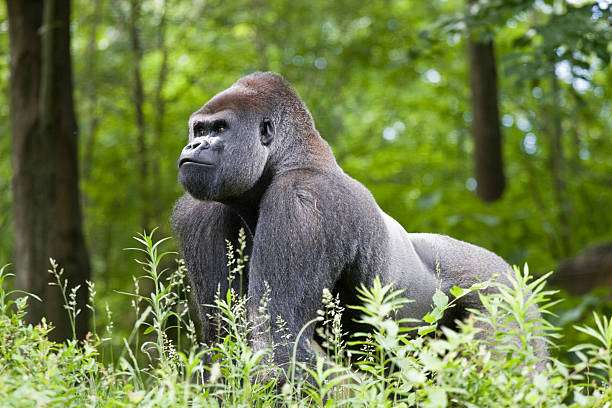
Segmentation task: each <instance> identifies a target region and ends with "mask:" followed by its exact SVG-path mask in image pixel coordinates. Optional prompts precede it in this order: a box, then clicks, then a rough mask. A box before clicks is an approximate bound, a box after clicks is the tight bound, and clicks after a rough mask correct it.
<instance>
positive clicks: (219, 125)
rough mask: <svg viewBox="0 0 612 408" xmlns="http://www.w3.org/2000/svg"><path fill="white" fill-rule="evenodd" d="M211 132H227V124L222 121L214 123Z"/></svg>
mask: <svg viewBox="0 0 612 408" xmlns="http://www.w3.org/2000/svg"><path fill="white" fill-rule="evenodd" d="M213 130H214V131H215V132H217V133H222V132H225V131H226V130H227V122H225V121H224V120H220V121H217V122H215V124H214V125H213Z"/></svg>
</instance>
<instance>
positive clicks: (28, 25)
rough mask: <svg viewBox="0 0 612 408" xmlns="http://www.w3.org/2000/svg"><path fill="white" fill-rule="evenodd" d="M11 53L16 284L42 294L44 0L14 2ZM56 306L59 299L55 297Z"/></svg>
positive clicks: (46, 180) (46, 185)
mask: <svg viewBox="0 0 612 408" xmlns="http://www.w3.org/2000/svg"><path fill="white" fill-rule="evenodd" d="M7 10H8V22H9V39H10V49H11V78H10V104H11V128H12V129H11V134H12V165H13V180H12V185H13V211H14V223H15V224H14V227H15V274H16V286H17V287H18V288H19V289H21V290H25V291H27V292H30V293H32V294H35V295H38V296H41V297H42V296H44V293H45V291H46V289H47V282H48V279H47V276H48V274H47V268H48V266H49V251H48V248H47V244H48V240H47V233H48V231H49V224H50V218H51V212H50V209H49V201H50V194H51V189H50V187H51V166H50V162H49V160H48V156H49V147H50V140H49V138H47V137H46V136H45V135H43V134H42V133H41V132H40V129H39V128H40V113H39V105H40V67H41V60H42V50H41V41H40V34H39V31H40V29H41V26H42V15H43V2H42V0H38V1H37V0H8V1H7ZM50 303H51V304H52V305H55V304H56V303H57V297H56V298H55V299H50ZM48 307H49V305H45V304H42V303H41V302H37V301H34V300H32V301H31V302H30V307H29V309H28V314H27V315H26V318H27V320H28V321H29V322H32V323H37V322H38V321H40V319H41V318H42V317H43V315H44V311H45V310H46V309H48Z"/></svg>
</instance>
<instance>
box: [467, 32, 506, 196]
mask: <svg viewBox="0 0 612 408" xmlns="http://www.w3.org/2000/svg"><path fill="white" fill-rule="evenodd" d="M468 49H469V60H470V82H471V89H472V132H473V134H474V160H475V164H476V181H477V183H478V184H477V187H476V193H477V194H478V196H479V197H480V198H481V199H482V200H484V201H487V202H491V201H495V200H497V199H499V198H500V197H501V196H502V194H503V192H504V189H505V187H506V178H505V176H504V164H503V154H502V134H501V129H500V125H499V107H498V94H497V70H496V64H495V49H494V44H493V40H491V39H487V40H484V39H475V38H473V37H471V38H470V39H469V40H468Z"/></svg>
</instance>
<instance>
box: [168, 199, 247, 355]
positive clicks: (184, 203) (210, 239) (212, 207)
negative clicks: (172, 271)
mask: <svg viewBox="0 0 612 408" xmlns="http://www.w3.org/2000/svg"><path fill="white" fill-rule="evenodd" d="M172 225H173V229H174V231H175V232H176V234H177V235H178V238H179V243H180V247H181V252H182V255H183V257H184V258H185V262H186V264H187V269H188V270H189V280H190V281H191V287H192V289H193V292H194V295H195V299H194V300H195V302H196V303H197V305H198V314H199V316H200V320H201V323H202V337H203V338H202V340H203V341H204V342H205V343H210V342H212V341H213V340H214V339H215V330H214V329H215V328H214V327H213V326H212V324H211V322H210V321H209V320H208V319H206V318H205V317H206V314H207V312H211V310H207V308H206V306H204V305H212V304H214V299H215V294H216V293H217V289H219V290H220V293H221V295H224V294H225V293H226V292H227V289H228V280H227V277H228V271H227V265H226V264H227V258H226V243H225V240H226V239H229V240H231V241H232V242H233V243H234V245H236V241H237V238H238V231H239V230H240V228H241V227H242V226H243V224H242V221H241V219H240V218H239V217H238V215H236V214H235V213H234V212H233V211H232V210H231V209H230V208H229V207H228V206H226V205H224V204H221V203H218V202H213V201H200V200H196V199H194V198H193V197H191V196H190V195H189V194H184V195H183V196H182V197H181V198H180V199H179V200H178V202H177V203H176V205H175V207H174V211H173V213H172ZM238 285H239V282H236V283H235V286H236V287H237V286H238Z"/></svg>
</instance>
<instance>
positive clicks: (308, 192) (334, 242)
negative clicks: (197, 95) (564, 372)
mask: <svg viewBox="0 0 612 408" xmlns="http://www.w3.org/2000/svg"><path fill="white" fill-rule="evenodd" d="M215 123H216V125H215ZM179 163H180V171H179V173H180V175H179V180H180V181H181V183H182V184H183V186H184V188H185V190H186V191H187V193H185V194H184V195H183V196H182V197H181V198H180V199H179V201H178V202H177V204H176V207H175V210H174V214H173V226H174V229H175V232H176V234H177V235H178V237H179V240H180V243H181V249H182V252H183V256H184V257H185V261H186V263H187V268H188V270H189V277H190V279H191V282H192V286H193V290H194V292H195V296H196V300H197V303H198V305H200V316H201V317H202V320H203V333H202V334H203V338H204V340H205V341H207V342H210V341H212V340H214V336H215V332H214V330H213V328H212V325H211V324H209V323H208V322H207V321H206V317H205V316H206V313H207V312H208V311H207V310H205V309H204V306H202V305H210V304H212V303H213V301H214V295H215V292H216V291H217V287H218V286H220V288H221V293H224V292H225V291H226V290H227V285H228V283H227V274H228V271H227V267H226V254H225V239H230V240H232V241H234V242H235V241H236V239H237V234H238V231H239V230H240V228H245V229H246V230H247V232H248V251H249V253H250V254H251V259H250V263H249V268H248V273H247V276H246V282H243V284H244V286H245V287H246V288H247V295H248V296H249V298H250V302H251V303H250V306H249V318H251V319H255V318H256V317H257V305H258V304H259V301H260V299H261V297H262V295H263V294H264V292H265V290H266V285H267V286H269V290H270V292H269V297H270V299H269V304H268V308H269V313H270V315H271V316H273V317H275V316H282V318H283V319H284V320H285V321H286V322H287V325H288V329H289V331H290V333H292V334H293V338H295V335H296V334H297V333H298V332H299V331H300V329H301V328H302V327H303V326H304V324H305V323H306V322H308V321H309V320H311V319H313V318H314V317H315V316H316V310H317V309H318V308H320V304H321V294H322V291H323V289H324V288H329V289H331V290H332V291H335V292H336V293H339V294H340V297H341V300H342V302H343V303H344V304H345V305H346V304H355V303H357V299H356V297H355V287H357V286H358V285H360V284H361V283H364V284H366V285H368V284H370V283H371V282H372V280H373V278H374V277H375V276H376V275H379V276H380V277H381V279H382V281H383V283H393V284H395V285H396V287H398V288H402V289H405V295H406V296H407V297H409V298H411V299H413V300H415V302H414V303H411V304H409V305H408V307H407V308H406V310H405V311H403V314H404V316H405V317H414V318H420V317H422V316H423V315H424V314H425V313H426V312H427V311H429V310H431V304H432V295H433V294H434V291H435V290H436V288H442V290H444V291H446V292H448V290H449V289H450V288H451V287H452V286H453V285H459V286H462V287H467V286H470V285H471V284H473V283H476V282H481V281H484V280H487V279H489V278H490V277H491V276H493V275H494V274H500V275H504V274H506V273H507V272H508V271H509V266H508V264H507V263H506V262H504V261H503V260H502V259H501V258H500V257H498V256H497V255H495V254H493V253H491V252H489V251H487V250H485V249H482V248H479V247H476V246H474V245H471V244H468V243H465V242H462V241H458V240H455V239H452V238H449V237H447V236H442V235H435V234H408V233H407V232H406V231H405V230H404V229H403V228H402V227H401V226H400V225H399V224H398V223H397V222H396V221H395V220H393V219H392V218H390V217H389V216H388V215H386V214H385V213H384V212H383V211H382V210H381V209H380V208H379V207H378V205H377V204H376V202H375V200H374V198H373V197H372V195H371V194H370V192H369V191H368V190H367V189H366V188H365V187H364V186H363V185H361V184H360V183H359V182H357V181H355V180H353V179H352V178H351V177H349V176H348V175H347V174H346V173H344V172H343V171H342V169H341V168H340V167H339V166H338V165H337V163H336V161H335V159H334V156H333V154H332V152H331V150H330V148H329V146H328V144H327V143H326V142H325V141H324V140H323V139H322V138H321V136H320V135H319V133H318V132H317V130H316V128H315V125H314V122H313V119H312V117H311V115H310V113H309V111H308V109H307V108H306V106H305V105H304V103H303V102H302V101H301V100H300V98H299V97H298V96H297V94H296V93H295V91H294V90H293V89H292V88H291V86H290V85H289V84H288V83H287V82H286V81H285V80H284V79H283V78H282V77H280V76H279V75H277V74H274V73H254V74H251V75H248V76H246V77H244V78H242V79H240V80H239V81H238V82H236V83H235V84H234V85H232V86H231V87H230V88H229V89H227V90H225V91H223V92H221V93H220V94H218V95H216V96H215V97H214V98H212V99H211V100H210V101H209V102H208V103H207V104H206V105H204V106H203V107H202V108H201V109H199V110H198V111H196V112H195V113H194V114H193V115H192V116H191V118H190V120H189V143H188V145H187V146H186V147H185V149H184V150H183V152H182V154H181V158H180V159H179ZM201 163H205V164H201ZM479 306H480V305H479V303H478V299H477V297H476V296H468V297H466V298H464V300H463V301H462V302H461V303H460V304H459V305H458V307H457V308H455V309H454V313H453V314H452V315H449V316H448V317H446V318H445V319H446V320H445V321H444V322H442V323H443V324H448V325H452V322H453V321H454V319H457V318H462V317H464V316H465V314H466V309H467V308H472V307H479ZM353 317H354V316H351V315H350V313H347V316H346V317H345V319H344V323H345V325H346V326H345V328H346V329H348V330H349V331H352V330H356V327H355V326H354V323H353V322H352V318H353ZM272 321H274V319H272ZM271 332H272V335H273V337H277V336H278V333H277V332H276V331H275V330H274V329H273V330H271ZM313 335H314V333H313V328H312V326H310V327H309V328H308V329H307V330H306V331H305V334H304V336H303V339H311V338H312V337H313ZM253 340H254V344H255V345H256V346H257V345H259V344H261V343H263V342H265V341H266V340H267V339H263V338H258V335H257V334H256V335H255V338H254V339H253ZM273 340H274V341H275V342H276V343H279V344H280V343H283V342H282V341H281V339H280V338H273ZM540 347H542V348H543V347H544V346H543V345H541V346H540ZM543 352H544V351H543V350H542V353H543ZM310 356H311V351H310V348H309V346H308V343H307V342H306V341H301V342H300V344H299V347H298V358H299V359H301V360H302V361H303V360H305V359H307V358H309V357H310ZM275 359H276V360H277V363H279V364H284V363H286V362H287V361H288V359H289V350H288V349H286V348H282V347H279V348H277V349H276V350H275Z"/></svg>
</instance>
